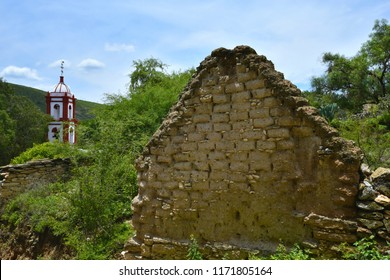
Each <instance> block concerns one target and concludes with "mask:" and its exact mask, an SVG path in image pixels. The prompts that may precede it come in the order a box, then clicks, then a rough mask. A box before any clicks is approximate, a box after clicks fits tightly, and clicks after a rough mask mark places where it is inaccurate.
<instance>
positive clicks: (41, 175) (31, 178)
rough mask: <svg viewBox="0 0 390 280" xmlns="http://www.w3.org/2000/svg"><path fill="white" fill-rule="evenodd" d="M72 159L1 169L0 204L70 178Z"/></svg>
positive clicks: (45, 160) (45, 161) (35, 162)
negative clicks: (30, 190)
mask: <svg viewBox="0 0 390 280" xmlns="http://www.w3.org/2000/svg"><path fill="white" fill-rule="evenodd" d="M70 167H71V162H70V159H54V160H49V159H44V160H37V161H30V162H28V163H25V164H16V165H7V166H2V167H0V202H1V204H4V202H5V201H7V200H9V199H11V198H13V197H15V196H17V195H18V194H20V193H23V192H25V191H26V190H28V189H31V188H34V187H37V186H41V185H47V184H49V183H53V182H56V181H60V180H66V179H68V178H69V177H70Z"/></svg>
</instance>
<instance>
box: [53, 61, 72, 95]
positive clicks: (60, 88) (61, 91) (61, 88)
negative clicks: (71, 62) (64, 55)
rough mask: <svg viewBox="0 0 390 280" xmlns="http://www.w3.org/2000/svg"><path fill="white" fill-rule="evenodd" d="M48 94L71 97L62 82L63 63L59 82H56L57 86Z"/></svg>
mask: <svg viewBox="0 0 390 280" xmlns="http://www.w3.org/2000/svg"><path fill="white" fill-rule="evenodd" d="M50 93H51V94H55V95H67V96H72V93H71V91H70V88H69V87H68V86H67V85H66V84H65V82H64V61H62V62H61V76H60V81H59V82H58V84H57V85H56V86H54V89H53V90H52V91H51V92H50Z"/></svg>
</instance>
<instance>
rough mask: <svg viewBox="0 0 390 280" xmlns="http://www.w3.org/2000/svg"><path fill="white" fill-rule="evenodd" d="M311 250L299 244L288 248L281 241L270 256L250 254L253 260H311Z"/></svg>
mask: <svg viewBox="0 0 390 280" xmlns="http://www.w3.org/2000/svg"><path fill="white" fill-rule="evenodd" d="M310 254H311V252H310V250H308V249H302V248H301V247H300V246H299V245H298V244H294V245H293V246H292V247H291V248H289V249H288V248H287V247H286V246H285V245H283V244H282V243H279V245H278V247H276V250H275V252H274V253H273V254H271V255H269V256H265V257H264V256H258V255H255V254H252V255H250V256H249V259H251V260H311V259H312V258H311V256H310Z"/></svg>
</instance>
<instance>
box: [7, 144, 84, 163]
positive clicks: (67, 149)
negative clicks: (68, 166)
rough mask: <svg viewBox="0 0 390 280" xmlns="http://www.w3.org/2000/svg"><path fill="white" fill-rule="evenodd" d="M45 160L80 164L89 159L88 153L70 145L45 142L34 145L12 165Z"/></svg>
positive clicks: (15, 159) (13, 160)
mask: <svg viewBox="0 0 390 280" xmlns="http://www.w3.org/2000/svg"><path fill="white" fill-rule="evenodd" d="M45 158H47V159H56V158H71V159H73V161H74V162H80V161H83V160H86V159H87V158H88V153H87V152H86V151H83V150H80V149H78V147H76V146H73V145H70V144H68V143H60V142H53V143H51V142H45V143H42V144H34V145H33V147H32V148H30V149H28V150H26V151H24V152H23V153H21V154H20V155H19V156H17V157H15V158H13V159H12V161H11V163H12V164H21V163H26V162H28V161H31V160H38V159H45Z"/></svg>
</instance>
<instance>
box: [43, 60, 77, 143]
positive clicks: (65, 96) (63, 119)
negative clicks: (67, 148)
mask: <svg viewBox="0 0 390 280" xmlns="http://www.w3.org/2000/svg"><path fill="white" fill-rule="evenodd" d="M46 112H47V114H49V115H50V116H51V117H52V121H51V122H50V123H49V131H48V134H47V138H48V140H49V141H50V142H53V141H55V140H58V141H60V142H68V143H70V144H75V143H76V130H75V129H76V124H77V119H76V98H75V97H74V95H73V94H72V93H71V91H70V88H69V87H68V86H67V85H66V84H65V83H64V61H62V63H61V76H60V81H59V83H58V84H57V85H56V86H55V87H54V89H53V91H50V92H47V95H46Z"/></svg>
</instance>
